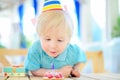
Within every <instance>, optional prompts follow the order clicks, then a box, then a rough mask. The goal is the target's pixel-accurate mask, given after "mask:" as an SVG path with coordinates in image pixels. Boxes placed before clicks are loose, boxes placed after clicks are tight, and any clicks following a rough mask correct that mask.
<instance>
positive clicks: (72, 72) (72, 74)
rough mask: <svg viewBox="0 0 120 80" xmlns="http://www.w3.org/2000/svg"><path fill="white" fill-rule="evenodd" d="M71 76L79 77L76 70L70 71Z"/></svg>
mask: <svg viewBox="0 0 120 80" xmlns="http://www.w3.org/2000/svg"><path fill="white" fill-rule="evenodd" d="M71 76H72V77H80V72H79V71H78V70H75V69H73V70H72V71H71Z"/></svg>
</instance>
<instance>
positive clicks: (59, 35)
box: [40, 29, 70, 57]
mask: <svg viewBox="0 0 120 80" xmlns="http://www.w3.org/2000/svg"><path fill="white" fill-rule="evenodd" d="M40 41H41V45H42V49H43V50H44V51H45V52H46V53H47V54H48V55H49V56H51V57H57V56H58V55H59V54H61V53H62V52H63V51H64V50H65V48H66V46H67V44H68V43H69V41H70V38H69V36H68V33H67V32H65V30H63V29H59V30H56V29H51V30H48V31H47V33H46V34H44V35H42V36H40Z"/></svg>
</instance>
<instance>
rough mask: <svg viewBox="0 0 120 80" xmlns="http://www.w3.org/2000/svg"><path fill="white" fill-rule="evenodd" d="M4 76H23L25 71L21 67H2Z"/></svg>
mask: <svg viewBox="0 0 120 80" xmlns="http://www.w3.org/2000/svg"><path fill="white" fill-rule="evenodd" d="M3 75H4V76H25V75H26V74H25V69H24V68H23V67H4V68H3Z"/></svg>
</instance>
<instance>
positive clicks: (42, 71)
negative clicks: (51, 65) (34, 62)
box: [31, 66, 72, 77]
mask: <svg viewBox="0 0 120 80" xmlns="http://www.w3.org/2000/svg"><path fill="white" fill-rule="evenodd" d="M51 71H52V70H51V69H44V68H41V69H39V70H35V71H31V73H32V75H34V76H40V77H43V76H44V75H45V73H46V72H51ZM71 71H72V66H64V67H62V68H60V69H55V72H61V73H62V75H63V76H64V77H68V76H69V75H70V73H71Z"/></svg>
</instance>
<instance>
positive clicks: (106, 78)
mask: <svg viewBox="0 0 120 80" xmlns="http://www.w3.org/2000/svg"><path fill="white" fill-rule="evenodd" d="M0 80H43V79H42V78H40V77H30V79H29V78H28V77H9V78H8V79H5V77H2V76H0ZM64 80H120V74H110V73H109V74H102V73H98V74H95V73H91V74H81V77H80V78H65V79H64Z"/></svg>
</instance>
